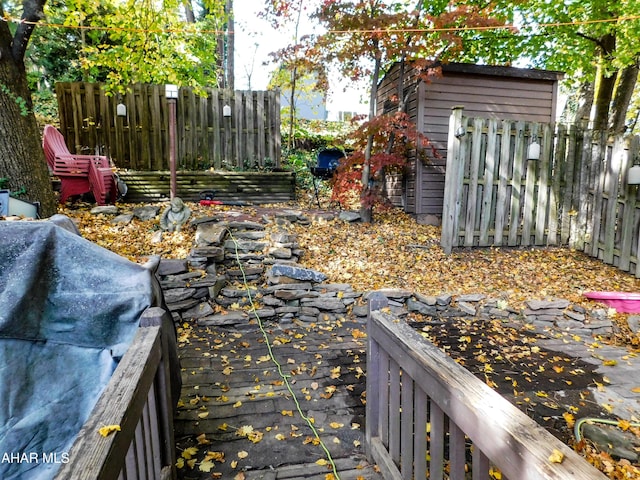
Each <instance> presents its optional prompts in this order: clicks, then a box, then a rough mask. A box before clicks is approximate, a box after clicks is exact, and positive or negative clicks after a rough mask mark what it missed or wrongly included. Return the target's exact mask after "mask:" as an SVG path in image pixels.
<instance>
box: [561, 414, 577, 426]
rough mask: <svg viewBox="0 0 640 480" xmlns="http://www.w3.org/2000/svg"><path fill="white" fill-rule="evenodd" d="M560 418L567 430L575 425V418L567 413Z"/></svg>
mask: <svg viewBox="0 0 640 480" xmlns="http://www.w3.org/2000/svg"><path fill="white" fill-rule="evenodd" d="M562 416H563V418H564V421H565V422H567V426H568V427H569V428H573V426H574V425H575V423H576V418H575V417H574V416H573V415H572V414H571V413H569V412H564V413H563V414H562Z"/></svg>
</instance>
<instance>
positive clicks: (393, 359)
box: [366, 294, 606, 480]
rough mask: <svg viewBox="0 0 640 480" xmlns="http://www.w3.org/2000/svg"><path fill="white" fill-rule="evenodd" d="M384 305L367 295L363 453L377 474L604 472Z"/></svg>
mask: <svg viewBox="0 0 640 480" xmlns="http://www.w3.org/2000/svg"><path fill="white" fill-rule="evenodd" d="M386 305H387V300H386V298H385V297H384V296H382V295H379V294H374V295H373V296H372V298H370V300H369V309H370V314H369V321H368V326H367V335H368V351H367V405H366V448H367V455H368V457H369V460H370V461H372V462H375V463H377V464H378V466H379V467H380V470H381V472H382V474H383V476H384V478H385V479H387V480H391V479H393V480H410V479H424V478H430V479H432V480H437V479H443V478H448V479H450V480H466V479H472V480H486V479H490V478H502V479H507V478H508V479H511V480H570V479H571V480H575V479H577V478H579V479H581V480H596V479H597V480H603V479H605V478H606V477H605V476H604V475H603V474H602V473H600V472H599V471H598V470H596V469H595V468H594V467H592V466H591V465H589V463H587V462H586V461H585V460H584V459H583V458H582V457H580V456H579V455H578V454H577V453H575V452H574V451H573V450H571V449H570V448H569V447H568V446H566V445H565V444H564V443H562V442H561V441H560V440H558V439H556V438H555V437H554V436H553V435H551V434H550V433H549V432H547V431H546V430H545V429H544V428H542V427H541V426H539V425H538V424H537V423H535V422H534V421H533V420H532V419H530V418H529V417H527V416H526V415H525V414H524V413H522V412H521V411H520V410H518V409H517V408H516V407H515V406H513V405H512V404H510V403H509V402H508V401H507V400H506V399H504V398H503V397H502V396H500V395H499V394H498V393H497V392H495V391H494V390H492V389H491V388H490V387H489V386H487V385H486V384H485V383H484V382H482V381H481V380H479V379H477V378H476V377H474V376H473V374H471V373H470V372H469V371H467V370H465V369H464V368H463V367H462V366H460V365H458V364H457V363H456V362H454V361H453V360H452V359H451V358H450V357H448V356H447V355H446V354H444V353H443V352H442V351H440V350H439V349H438V348H437V347H436V346H434V345H433V344H431V343H429V342H428V341H427V340H425V339H423V338H422V337H421V336H420V335H419V334H418V333H417V332H416V331H415V330H414V329H413V328H411V327H410V326H409V325H407V324H406V323H405V322H404V321H399V320H398V319H397V317H395V316H393V315H392V314H390V313H386V312H385V310H386V308H385V307H386ZM554 450H558V451H559V452H561V453H562V456H563V460H562V462H561V463H553V462H552V461H551V460H550V457H551V455H552V453H554ZM497 471H499V472H500V475H499V476H498V475H496V474H495V472H497Z"/></svg>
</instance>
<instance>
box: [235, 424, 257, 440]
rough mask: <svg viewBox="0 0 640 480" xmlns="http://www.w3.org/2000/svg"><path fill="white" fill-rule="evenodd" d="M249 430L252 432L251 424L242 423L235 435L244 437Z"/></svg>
mask: <svg viewBox="0 0 640 480" xmlns="http://www.w3.org/2000/svg"><path fill="white" fill-rule="evenodd" d="M251 432H253V427H252V426H251V425H243V426H242V427H240V428H239V429H238V430H236V435H238V436H240V437H246V436H247V435H249V434H250V433H251Z"/></svg>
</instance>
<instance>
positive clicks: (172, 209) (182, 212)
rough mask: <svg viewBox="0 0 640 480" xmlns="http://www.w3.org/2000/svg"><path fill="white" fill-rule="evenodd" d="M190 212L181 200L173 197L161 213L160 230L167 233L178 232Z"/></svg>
mask: <svg viewBox="0 0 640 480" xmlns="http://www.w3.org/2000/svg"><path fill="white" fill-rule="evenodd" d="M190 215H191V210H190V209H189V208H188V207H187V206H186V205H185V204H184V202H183V201H182V199H181V198H179V197H174V198H173V199H172V200H171V203H170V204H169V206H168V207H167V208H166V209H165V211H164V212H162V216H161V217H160V228H162V230H166V231H167V232H179V231H180V229H181V228H182V226H183V225H184V224H185V223H187V220H189V216H190Z"/></svg>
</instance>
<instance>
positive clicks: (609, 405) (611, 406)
mask: <svg viewBox="0 0 640 480" xmlns="http://www.w3.org/2000/svg"><path fill="white" fill-rule="evenodd" d="M602 408H604V409H605V410H606V411H607V412H609V413H611V412H613V405H611V404H609V403H603V404H602Z"/></svg>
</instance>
